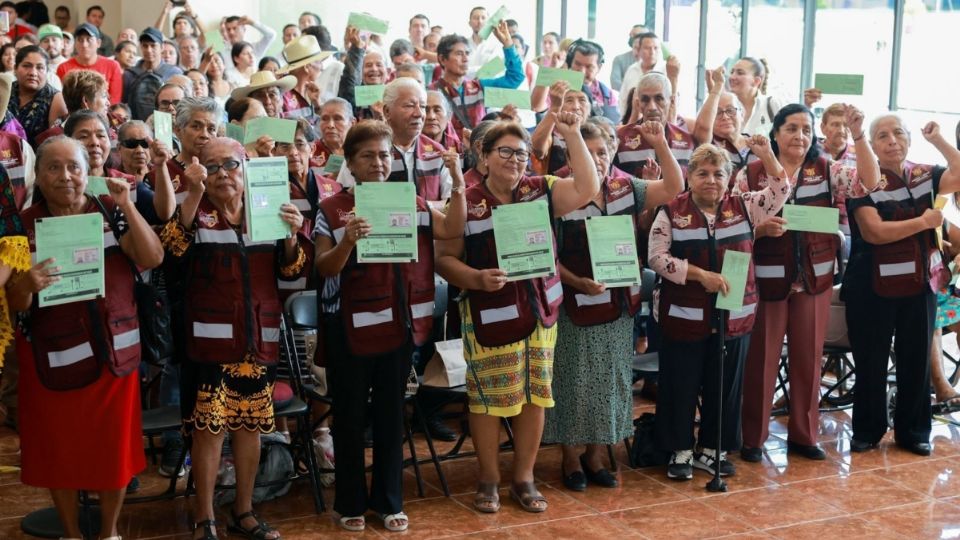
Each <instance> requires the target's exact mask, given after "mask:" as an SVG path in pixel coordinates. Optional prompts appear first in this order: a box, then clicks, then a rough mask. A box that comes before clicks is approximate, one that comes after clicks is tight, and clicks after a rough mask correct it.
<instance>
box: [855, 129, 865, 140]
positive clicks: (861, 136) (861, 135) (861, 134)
mask: <svg viewBox="0 0 960 540" xmlns="http://www.w3.org/2000/svg"><path fill="white" fill-rule="evenodd" d="M864 135H866V133H864V132H862V131H861V132H860V136H859V137H854V138H853V142H857V141H859V140H860V139H862V138H863V136H864Z"/></svg>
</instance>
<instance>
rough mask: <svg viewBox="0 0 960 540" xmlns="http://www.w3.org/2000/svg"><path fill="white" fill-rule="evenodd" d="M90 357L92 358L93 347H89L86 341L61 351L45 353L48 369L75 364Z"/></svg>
mask: <svg viewBox="0 0 960 540" xmlns="http://www.w3.org/2000/svg"><path fill="white" fill-rule="evenodd" d="M91 356H93V347H91V346H90V342H89V341H88V342H86V343H81V344H80V345H77V346H76V347H70V348H69V349H66V350H63V351H50V352H48V353H47V361H48V362H49V363H50V367H55V368H57V367H65V366H69V365H71V364H76V363H77V362H79V361H81V360H83V359H85V358H90V357H91Z"/></svg>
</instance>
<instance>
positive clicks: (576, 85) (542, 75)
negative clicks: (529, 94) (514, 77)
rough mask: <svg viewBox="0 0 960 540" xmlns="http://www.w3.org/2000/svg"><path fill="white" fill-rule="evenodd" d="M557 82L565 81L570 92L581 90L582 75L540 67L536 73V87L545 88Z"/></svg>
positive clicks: (559, 69) (566, 70) (576, 72)
mask: <svg viewBox="0 0 960 540" xmlns="http://www.w3.org/2000/svg"><path fill="white" fill-rule="evenodd" d="M557 81H567V84H568V85H570V89H571V90H580V89H581V88H583V73H580V72H579V71H573V70H572V69H563V68H549V67H542V68H540V71H538V72H537V84H536V86H547V87H549V86H550V85H551V84H553V83H555V82H557Z"/></svg>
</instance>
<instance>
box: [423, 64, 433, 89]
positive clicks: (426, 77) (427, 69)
mask: <svg viewBox="0 0 960 540" xmlns="http://www.w3.org/2000/svg"><path fill="white" fill-rule="evenodd" d="M420 67H421V68H422V69H423V85H424V86H425V87H427V88H429V87H430V85H431V84H432V83H433V70H435V69H437V65H436V64H422V65H421V66H420Z"/></svg>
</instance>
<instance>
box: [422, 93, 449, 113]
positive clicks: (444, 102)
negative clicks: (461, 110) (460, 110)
mask: <svg viewBox="0 0 960 540" xmlns="http://www.w3.org/2000/svg"><path fill="white" fill-rule="evenodd" d="M430 96H435V97H438V98H440V104H441V105H443V112H444V113H445V114H446V115H447V118H450V115H451V114H452V113H453V111H452V110H451V109H450V102H449V101H447V98H446V97H445V96H444V95H443V93H442V92H440V91H439V90H427V97H428V98H429V97H430Z"/></svg>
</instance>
